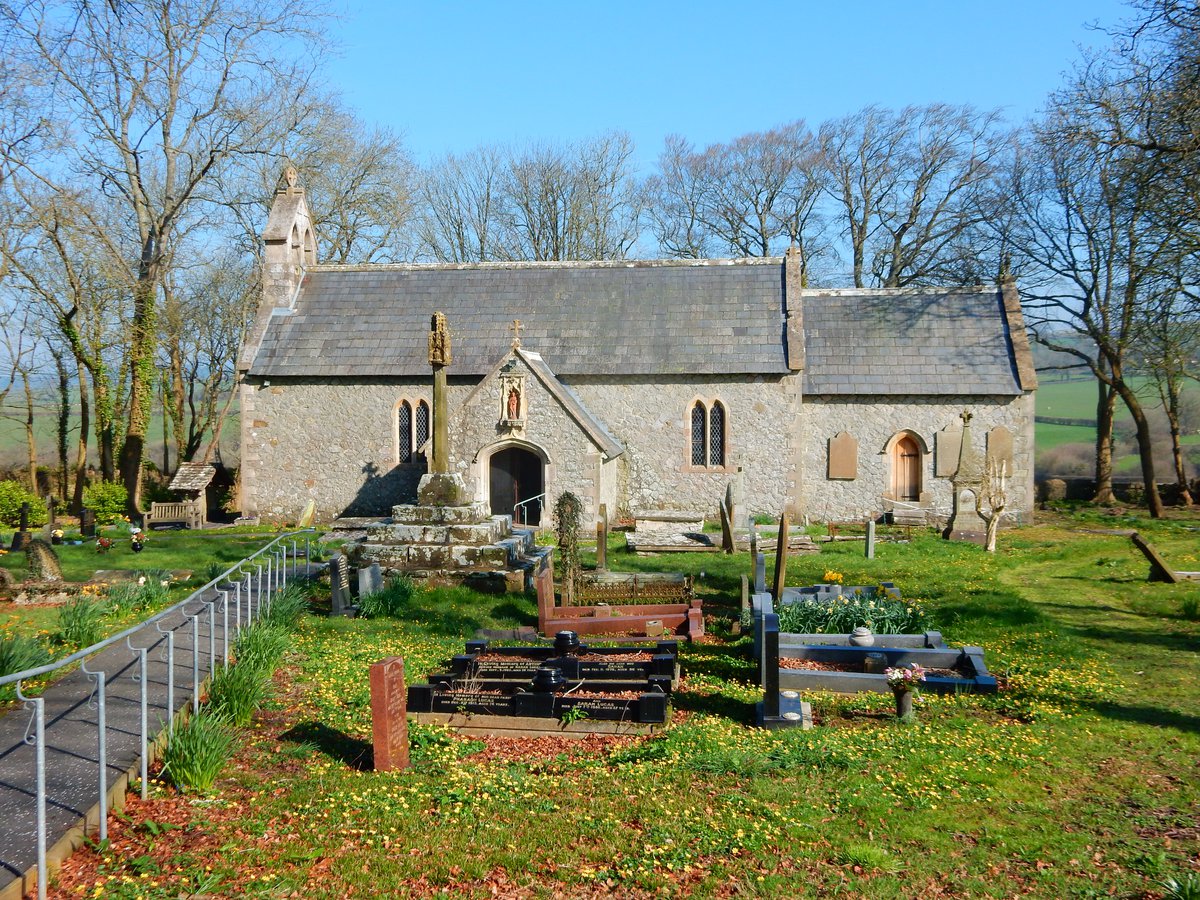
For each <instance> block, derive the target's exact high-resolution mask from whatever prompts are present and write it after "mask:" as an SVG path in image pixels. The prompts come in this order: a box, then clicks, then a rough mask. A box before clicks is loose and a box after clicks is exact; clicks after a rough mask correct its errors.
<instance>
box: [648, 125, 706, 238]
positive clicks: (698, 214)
mask: <svg viewBox="0 0 1200 900" xmlns="http://www.w3.org/2000/svg"><path fill="white" fill-rule="evenodd" d="M704 162H705V161H704V157H703V155H702V154H699V153H697V152H696V151H695V148H694V147H693V146H692V144H691V143H690V142H689V141H688V140H687V139H686V138H684V137H683V136H682V135H678V134H672V135H668V136H667V140H666V146H665V147H664V148H663V152H662V153H661V154H659V157H658V172H657V173H655V174H654V175H652V176H650V178H648V179H647V180H646V183H645V185H644V191H645V193H644V197H645V200H644V202H645V206H646V217H647V221H648V222H649V225H650V228H651V230H652V231H653V232H654V235H655V237H656V238H658V245H659V247H661V248H662V251H663V252H664V253H666V254H667V255H668V256H672V257H676V258H681V259H704V258H705V257H708V256H711V255H712V249H711V248H712V247H713V239H712V234H711V232H710V230H709V228H708V224H707V222H706V215H707V211H706V209H705V204H706V202H707V196H708V186H709V182H710V179H709V177H708V172H707V170H706V167H705V165H704Z"/></svg>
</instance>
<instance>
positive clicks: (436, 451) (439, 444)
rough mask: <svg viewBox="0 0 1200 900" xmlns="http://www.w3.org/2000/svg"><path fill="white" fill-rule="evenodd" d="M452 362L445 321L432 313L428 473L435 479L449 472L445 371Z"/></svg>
mask: <svg viewBox="0 0 1200 900" xmlns="http://www.w3.org/2000/svg"><path fill="white" fill-rule="evenodd" d="M452 361H453V357H452V356H451V354H450V329H449V328H447V327H446V317H445V315H443V314H442V313H440V312H435V313H434V314H433V318H432V319H431V320H430V322H429V365H430V366H431V367H432V368H433V461H432V463H431V464H430V467H429V471H430V472H431V473H433V474H438V475H441V474H445V473H446V472H449V471H450V457H449V454H448V452H447V451H448V449H449V448H448V447H447V446H446V440H447V433H446V418H447V413H446V367H447V366H449V365H450V363H451V362H452Z"/></svg>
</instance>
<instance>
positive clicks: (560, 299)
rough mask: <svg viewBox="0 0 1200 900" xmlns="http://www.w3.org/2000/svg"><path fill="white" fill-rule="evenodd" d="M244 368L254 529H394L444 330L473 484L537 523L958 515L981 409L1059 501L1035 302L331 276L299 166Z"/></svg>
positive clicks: (1013, 480) (998, 290)
mask: <svg viewBox="0 0 1200 900" xmlns="http://www.w3.org/2000/svg"><path fill="white" fill-rule="evenodd" d="M263 240H264V242H265V245H266V247H265V266H264V273H263V296H262V301H261V304H260V306H259V309H258V311H257V315H256V317H255V320H254V322H253V324H252V326H251V328H250V329H249V331H248V333H247V338H246V342H245V344H244V346H243V349H242V353H241V357H240V360H239V378H240V388H239V389H240V402H241V417H242V421H241V471H240V491H241V497H240V499H241V509H242V513H243V515H247V516H250V515H259V516H270V517H280V518H286V519H295V518H296V517H297V516H298V515H299V514H300V512H301V511H302V510H303V509H304V507H305V506H306V505H307V503H308V502H309V501H310V500H312V501H315V503H316V508H317V511H318V517H319V518H322V519H331V518H335V517H338V516H368V515H384V514H387V513H388V512H389V511H390V509H391V507H392V506H394V505H396V504H399V503H413V502H415V500H416V488H417V482H418V480H419V479H420V477H421V475H422V474H424V473H425V470H426V457H427V456H428V455H429V437H430V434H431V433H432V422H431V403H432V381H431V374H430V367H429V362H428V346H427V341H428V334H429V323H430V319H431V316H432V315H433V314H434V313H435V312H441V313H443V314H444V315H445V317H446V321H447V323H448V326H449V331H450V336H451V355H452V361H451V364H450V366H449V368H448V369H447V370H446V371H447V374H448V401H449V402H448V417H449V421H448V435H449V438H448V445H449V446H448V450H449V465H450V471H451V472H457V473H459V474H461V475H462V476H463V478H464V479H465V481H466V483H467V485H468V486H469V489H470V490H471V491H473V493H474V496H475V499H477V500H483V501H486V502H487V503H489V504H490V507H491V511H492V513H493V514H512V515H514V516H515V518H516V519H517V520H518V521H522V522H528V523H537V522H538V521H539V518H540V517H542V516H543V515H545V518H546V521H547V523H548V521H549V515H548V512H547V511H548V510H549V509H550V508H552V507H553V504H554V500H555V498H557V496H558V495H559V494H560V493H561V492H563V491H572V492H574V493H575V494H577V495H578V496H579V497H580V498H581V499H582V501H583V503H584V505H585V511H586V513H587V516H588V518H591V517H594V516H595V515H596V514H597V512H598V510H599V506H600V504H606V505H607V508H608V510H609V514H610V516H614V517H615V516H618V515H625V514H634V513H637V512H640V511H647V510H654V511H674V512H680V513H683V512H698V513H703V514H707V515H710V516H711V515H714V514H715V512H716V509H717V504H718V502H719V501H720V499H721V498H722V497H724V496H725V491H726V488H727V486H728V485H729V484H730V483H731V482H732V483H734V485H735V491H736V493H737V494H738V495H739V496H740V504H739V514H740V513H764V514H768V515H771V516H778V515H779V513H780V512H782V511H783V510H784V509H788V510H790V512H791V513H792V515H793V517H794V518H793V521H796V520H797V519H798V518H803V517H806V516H807V517H810V518H812V519H816V520H822V521H825V520H836V521H845V520H850V519H860V520H861V519H862V517H864V516H867V515H871V516H877V515H879V514H881V513H883V512H885V511H887V510H891V509H893V508H926V509H931V510H937V511H939V512H941V513H943V514H944V513H947V512H948V511H949V509H950V506H951V502H952V497H953V486H952V484H951V481H950V477H951V476H952V475H954V473H955V471H956V468H957V465H958V459H959V448H960V444H961V436H962V418H961V414H962V413H963V412H964V411H968V410H969V411H970V412H971V413H972V415H973V419H972V423H971V428H970V431H969V433H970V434H973V436H974V441H975V442H977V443H978V444H979V448H978V451H979V454H980V455H981V456H982V455H986V457H987V458H989V459H994V460H998V461H1003V462H1004V468H1005V471H1006V472H1007V474H1008V509H1009V510H1010V511H1011V512H1013V513H1014V514H1022V513H1025V512H1028V511H1029V510H1030V509H1031V508H1032V504H1033V461H1034V434H1033V417H1034V391H1035V389H1036V387H1037V382H1036V377H1035V375H1034V369H1033V361H1032V357H1031V354H1030V350H1029V344H1028V340H1027V337H1026V333H1025V326H1024V322H1023V320H1022V317H1021V310H1020V304H1019V301H1018V297H1017V291H1016V286H1015V284H1014V283H1012V282H1011V281H1006V282H1003V283H1001V284H1000V285H999V286H991V287H978V288H947V289H927V288H920V289H887V290H884V289H851V290H834V289H806V288H804V287H803V286H802V283H801V275H800V265H799V258H798V255H797V254H796V251H792V252H790V253H789V254H788V255H786V256H785V257H783V258H755V259H735V260H658V261H616V262H552V263H534V262H518V263H483V264H464V265H453V264H440V265H361V266H323V265H320V264H319V262H318V261H317V259H316V249H315V248H316V241H315V235H314V232H313V226H312V222H311V218H310V215H309V210H308V207H307V203H306V200H305V196H304V191H303V189H302V188H301V187H299V186H298V185H297V184H296V183H295V175H294V172H289V177H288V179H287V182H286V184H284V186H282V187H281V188H280V189H279V191H278V193H277V195H276V197H275V200H274V205H273V207H272V210H271V213H270V217H269V220H268V223H267V227H266V230H265V231H264V233H263Z"/></svg>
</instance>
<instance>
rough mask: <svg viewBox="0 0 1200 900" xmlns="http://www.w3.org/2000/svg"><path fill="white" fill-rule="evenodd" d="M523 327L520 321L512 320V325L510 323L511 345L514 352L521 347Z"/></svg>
mask: <svg viewBox="0 0 1200 900" xmlns="http://www.w3.org/2000/svg"><path fill="white" fill-rule="evenodd" d="M524 327H525V326H524V325H522V324H521V320H520V319H513V323H512V333H513V342H512V345H513V349H514V350H516V349H517V348H518V347H520V346H521V329H523V328H524Z"/></svg>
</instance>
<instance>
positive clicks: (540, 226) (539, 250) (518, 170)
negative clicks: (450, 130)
mask: <svg viewBox="0 0 1200 900" xmlns="http://www.w3.org/2000/svg"><path fill="white" fill-rule="evenodd" d="M632 156H633V144H632V143H631V141H630V140H629V136H628V135H626V134H624V133H621V132H614V133H611V134H604V135H601V136H600V137H597V138H593V139H591V140H587V141H583V142H581V143H578V144H569V145H550V144H543V145H534V146H530V147H527V148H524V149H521V150H512V149H511V148H498V147H483V148H480V149H478V150H475V151H473V152H472V153H469V154H467V155H465V156H461V157H460V156H449V157H446V158H445V159H444V160H442V161H441V162H439V163H437V164H435V165H434V166H432V167H431V168H430V169H428V170H427V171H426V172H425V173H424V174H423V176H422V178H421V187H420V190H419V194H420V198H421V202H420V207H421V210H420V213H419V225H418V234H419V244H420V253H421V255H423V256H427V257H432V258H433V259H436V260H439V261H442V262H486V261H489V260H523V259H528V260H569V259H623V258H624V257H625V256H626V255H627V254H628V253H629V250H630V249H631V248H632V247H633V245H634V243H635V242H636V241H637V237H638V227H639V221H640V215H641V197H642V195H641V191H640V188H639V186H638V184H637V182H636V180H635V179H634V175H633V167H632V166H633V164H632Z"/></svg>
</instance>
